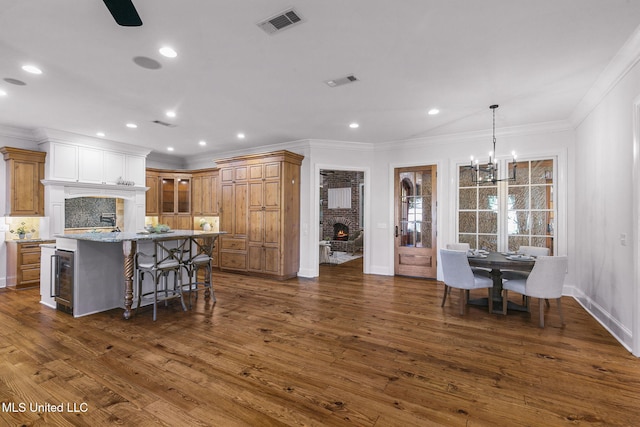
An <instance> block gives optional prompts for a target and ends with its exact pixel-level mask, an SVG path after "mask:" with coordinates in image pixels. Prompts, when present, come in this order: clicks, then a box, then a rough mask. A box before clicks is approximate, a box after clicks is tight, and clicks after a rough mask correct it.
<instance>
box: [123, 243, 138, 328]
mask: <svg viewBox="0 0 640 427" xmlns="http://www.w3.org/2000/svg"><path fill="white" fill-rule="evenodd" d="M122 252H123V253H124V313H122V317H123V318H124V319H125V320H129V319H130V318H131V314H132V313H131V305H132V304H133V274H134V259H133V258H134V255H135V253H136V242H135V240H124V241H123V242H122Z"/></svg>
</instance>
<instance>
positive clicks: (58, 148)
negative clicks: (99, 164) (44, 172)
mask: <svg viewBox="0 0 640 427" xmlns="http://www.w3.org/2000/svg"><path fill="white" fill-rule="evenodd" d="M50 168H51V170H50V175H51V176H50V177H48V178H50V179H56V180H61V181H77V180H78V147H76V146H73V145H66V144H58V143H53V144H51V165H50Z"/></svg>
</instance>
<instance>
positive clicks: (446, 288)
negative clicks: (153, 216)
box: [440, 285, 449, 307]
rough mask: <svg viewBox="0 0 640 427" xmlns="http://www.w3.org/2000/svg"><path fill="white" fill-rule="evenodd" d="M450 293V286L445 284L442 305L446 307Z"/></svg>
mask: <svg viewBox="0 0 640 427" xmlns="http://www.w3.org/2000/svg"><path fill="white" fill-rule="evenodd" d="M448 293H449V287H448V286H447V285H444V295H442V304H440V307H444V302H445V301H446V300H447V294H448Z"/></svg>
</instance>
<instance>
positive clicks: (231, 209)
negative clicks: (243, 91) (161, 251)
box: [216, 151, 303, 279]
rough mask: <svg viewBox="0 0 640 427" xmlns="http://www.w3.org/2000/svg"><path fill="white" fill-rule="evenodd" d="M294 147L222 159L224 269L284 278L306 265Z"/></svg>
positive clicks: (298, 172)
mask: <svg viewBox="0 0 640 427" xmlns="http://www.w3.org/2000/svg"><path fill="white" fill-rule="evenodd" d="M302 159H303V157H302V156H300V155H298V154H294V153H291V152H288V151H277V152H273V153H266V154H259V155H249V156H242V157H236V158H232V159H224V160H217V161H216V163H217V164H218V166H220V206H221V208H220V231H226V232H227V233H228V234H226V235H223V236H221V238H220V240H221V244H220V268H221V269H223V270H224V269H228V270H239V271H244V272H249V273H255V274H259V275H266V276H272V277H275V278H278V279H287V278H290V277H295V276H296V275H297V273H298V269H299V265H300V261H299V259H300V236H299V230H300V165H301V163H302Z"/></svg>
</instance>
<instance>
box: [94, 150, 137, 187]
mask: <svg viewBox="0 0 640 427" xmlns="http://www.w3.org/2000/svg"><path fill="white" fill-rule="evenodd" d="M126 157H128V156H127V155H125V154H122V153H114V152H112V151H105V152H104V163H103V164H104V183H105V184H117V183H118V181H119V180H121V179H126V180H128V181H133V180H132V179H131V178H129V177H128V176H127V174H126V172H125V170H126V169H125V158H126ZM142 171H143V172H144V168H142ZM137 184H138V183H136V185H137Z"/></svg>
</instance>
